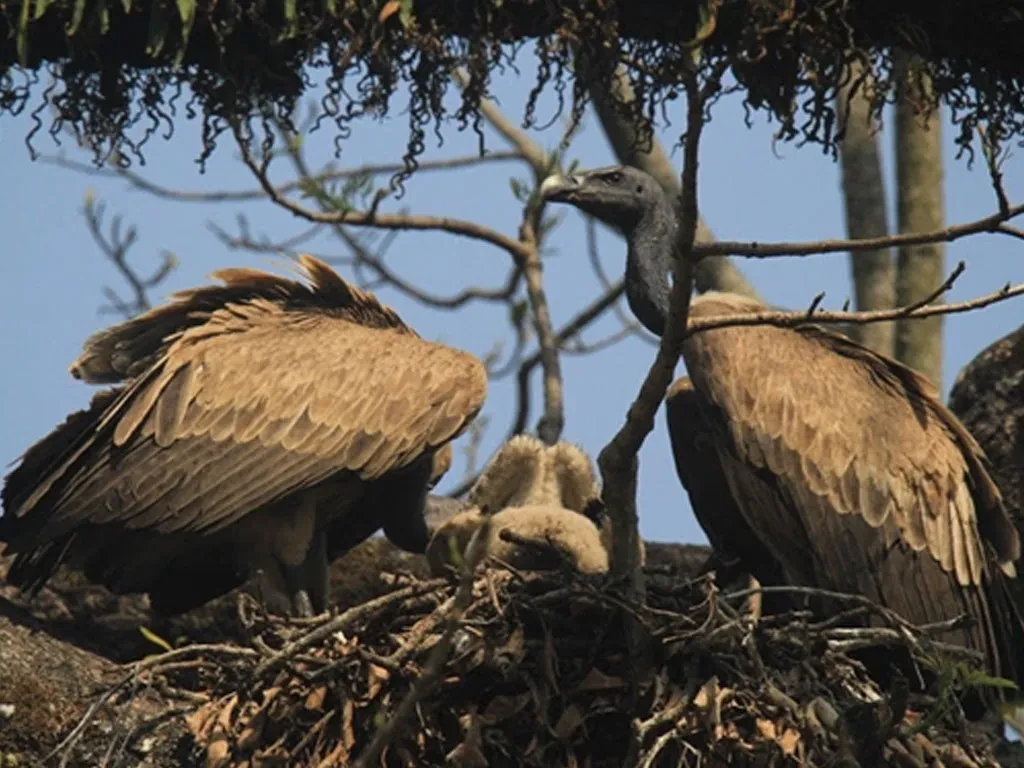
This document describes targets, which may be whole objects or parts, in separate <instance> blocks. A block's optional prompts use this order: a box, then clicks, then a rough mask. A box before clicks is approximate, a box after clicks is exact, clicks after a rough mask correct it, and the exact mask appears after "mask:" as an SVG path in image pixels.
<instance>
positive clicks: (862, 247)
mask: <svg viewBox="0 0 1024 768" xmlns="http://www.w3.org/2000/svg"><path fill="white" fill-rule="evenodd" d="M1022 213H1024V205H1015V206H1013V207H1012V208H1009V209H1008V210H1007V211H1005V212H997V213H993V214H992V215H991V216H985V217H984V218H981V219H977V220H975V221H971V222H968V223H965V224H955V225H952V226H949V227H945V228H943V229H939V230H935V231H934V232H907V233H904V234H899V235H887V236H885V237H864V238H858V239H856V240H818V241H816V242H805V243H795V242H794V243H738V242H728V241H725V240H719V241H718V242H715V243H698V244H697V245H695V246H694V247H693V255H694V258H697V259H705V258H708V257H709V256H722V255H725V254H730V253H731V254H734V255H736V256H748V257H750V258H756V259H764V258H771V257H778V256H817V255H819V254H826V253H843V252H846V251H850V252H860V251H877V250H878V249H879V248H895V247H899V246H908V245H925V244H927V243H940V242H942V243H952V242H953V241H954V240H959V239H960V238H963V237H969V236H970V235H979V234H982V233H985V232H990V233H997V234H1002V235H1009V236H1010V237H1013V238H1016V239H1018V240H1024V232H1022V231H1021V230H1019V229H1015V228H1013V227H1010V226H1008V225H1007V224H1006V222H1007V221H1009V220H1010V219H1013V218H1016V217H1017V216H1020V215H1021V214H1022Z"/></svg>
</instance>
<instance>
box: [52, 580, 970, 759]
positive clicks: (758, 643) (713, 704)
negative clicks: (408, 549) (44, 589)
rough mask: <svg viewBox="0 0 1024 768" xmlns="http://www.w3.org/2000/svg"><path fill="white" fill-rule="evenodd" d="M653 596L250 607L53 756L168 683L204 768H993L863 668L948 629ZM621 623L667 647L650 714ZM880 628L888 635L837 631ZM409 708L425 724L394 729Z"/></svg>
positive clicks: (549, 592) (683, 586) (487, 586)
mask: <svg viewBox="0 0 1024 768" xmlns="http://www.w3.org/2000/svg"><path fill="white" fill-rule="evenodd" d="M649 582H650V583H651V587H650V593H649V594H648V601H647V604H646V605H644V606H640V605H636V604H631V603H629V602H628V601H624V600H622V599H621V598H620V597H617V596H616V594H615V593H614V592H613V591H608V590H606V589H605V588H604V587H603V585H601V584H599V583H597V582H594V581H592V580H589V579H584V578H582V577H578V576H571V577H565V576H563V575H559V574H552V575H541V574H533V575H524V574H520V573H517V572H514V571H512V570H487V571H484V572H483V573H482V575H479V576H478V577H477V578H476V580H475V581H473V580H470V581H468V582H464V584H463V585H462V586H461V587H458V588H457V587H456V586H455V585H453V584H450V583H448V582H446V581H444V580H434V581H416V580H413V581H412V582H411V583H406V585H405V586H399V587H398V588H397V589H395V590H394V591H392V592H391V593H389V594H386V595H384V596H382V597H379V598H376V599H374V600H371V601H369V602H367V603H364V604H362V605H358V606H355V607H353V608H350V609H348V610H347V611H345V612H343V613H341V614H339V615H337V616H334V617H328V618H323V617H321V618H319V619H314V620H310V621H306V622H291V623H289V622H282V621H280V620H275V619H271V618H269V617H267V616H265V615H262V614H258V613H253V612H252V608H251V604H250V603H249V602H248V601H245V600H243V601H242V602H240V612H239V615H240V618H241V619H242V622H243V624H244V625H245V627H246V628H247V633H248V634H249V637H250V640H249V642H248V643H246V644H243V645H240V646H233V645H208V644H207V645H193V646H185V647H182V648H178V649H175V650H173V651H169V652H167V653H164V654H161V655H157V656H151V657H148V658H146V659H144V660H142V661H140V662H137V663H135V664H134V665H131V666H130V667H129V668H128V673H127V674H126V675H125V676H124V677H123V678H122V679H121V680H120V681H119V682H118V683H117V684H115V685H114V686H112V687H110V688H108V689H107V690H106V691H105V692H104V693H103V694H102V695H101V696H100V697H99V698H97V699H96V701H95V704H94V706H93V707H92V708H90V710H89V712H88V713H87V714H86V716H85V718H83V720H82V721H81V722H80V723H79V724H78V726H77V727H76V728H75V729H73V730H72V731H71V733H70V734H69V735H68V737H67V738H66V739H65V740H64V742H63V743H62V745H61V747H60V748H59V749H58V753H59V754H63V755H65V756H67V755H70V754H72V752H73V749H74V742H75V740H76V739H77V738H78V737H79V736H80V735H81V734H82V733H83V732H84V731H85V730H86V729H88V728H89V719H90V717H91V716H92V714H93V713H94V712H95V711H96V709H98V708H99V707H100V706H103V705H104V704H107V703H112V702H116V705H115V706H118V707H120V706H125V705H126V704H127V703H129V702H130V701H131V700H132V699H133V698H134V697H138V696H142V695H144V693H145V692H146V691H147V690H149V689H151V688H152V687H158V689H159V690H160V691H161V692H162V693H163V694H164V695H165V696H166V697H169V698H170V699H172V700H175V699H176V700H178V701H180V702H182V703H183V704H184V706H185V708H187V710H188V713H187V715H185V719H186V722H187V725H188V729H189V730H190V732H191V734H192V736H193V738H194V740H195V750H194V754H193V756H192V762H191V764H203V763H204V762H205V764H206V765H211V766H212V765H216V766H231V765H243V764H248V765H255V764H260V765H276V764H287V765H294V766H318V765H345V764H350V763H351V762H352V761H354V760H357V759H359V757H360V755H362V754H363V752H364V750H366V749H368V748H369V747H370V744H371V743H372V742H374V741H375V740H376V739H375V736H377V735H379V734H380V733H381V732H385V733H387V734H388V735H389V738H388V739H386V740H385V741H386V743H384V744H382V745H380V746H381V747H382V748H383V752H382V753H381V757H382V759H383V760H384V762H385V764H387V765H444V764H454V765H463V766H469V765H488V764H489V765H511V766H516V765H556V764H557V765H572V764H578V765H586V764H590V765H595V766H604V765H608V766H611V765H615V766H621V765H626V764H629V765H643V766H652V765H691V764H696V763H697V761H698V757H699V756H703V758H702V759H703V761H704V762H703V764H708V763H707V761H708V760H710V761H711V764H714V765H718V764H735V763H734V762H730V761H733V760H741V761H743V760H750V759H754V758H755V757H756V758H757V759H760V760H767V761H769V762H772V761H775V762H774V764H782V763H787V762H795V761H797V760H800V761H804V763H805V764H806V762H807V761H811V762H814V763H816V764H819V765H820V764H823V763H826V762H828V761H830V760H833V759H837V758H838V759H843V758H850V759H853V760H856V761H859V762H860V763H861V764H863V765H869V764H870V765H887V764H889V765H922V766H923V765H925V764H928V763H930V762H933V761H934V760H936V759H938V760H939V764H941V762H942V761H946V762H947V764H959V765H982V764H988V759H989V757H990V752H989V747H988V746H987V744H986V742H985V741H984V740H983V739H981V738H980V737H979V739H978V740H977V741H976V742H974V743H972V742H971V740H970V739H968V740H967V741H966V742H965V741H964V740H963V739H962V738H961V736H960V735H959V734H958V733H957V731H956V728H958V727H959V726H958V725H957V723H956V720H955V718H953V719H950V718H949V716H942V715H941V713H940V714H939V715H936V714H935V713H934V712H932V711H930V710H932V709H934V702H933V701H932V700H930V699H927V698H923V697H915V696H912V695H908V693H907V689H906V687H905V686H901V685H899V684H897V685H895V686H894V687H893V689H892V690H891V691H888V692H885V691H882V690H880V689H879V688H878V686H877V685H876V684H875V683H874V682H872V680H871V679H870V678H869V677H868V676H867V673H866V672H865V670H864V668H863V667H862V666H861V664H860V663H858V662H857V661H855V660H854V659H852V658H851V657H850V656H849V655H848V653H849V651H850V650H851V649H852V648H856V647H864V646H870V645H876V644H886V645H890V646H894V647H897V648H908V649H917V650H919V649H920V648H921V647H928V648H931V649H932V650H933V651H934V649H935V648H939V647H941V646H939V645H938V644H933V643H931V641H930V640H929V639H928V635H929V633H931V632H936V631H942V630H944V629H948V627H932V628H914V627H910V626H908V625H906V623H905V622H903V621H902V620H900V619H899V617H896V616H892V615H890V614H889V613H888V612H885V611H882V610H878V609H872V607H871V606H870V605H866V604H865V601H864V600H863V598H849V599H847V598H843V596H839V597H840V598H842V599H844V600H847V601H848V603H849V604H850V605H852V606H853V608H852V609H851V610H847V611H844V612H842V613H841V615H840V616H839V617H838V618H835V619H828V620H824V621H817V622H816V621H815V620H814V619H813V617H812V615H811V614H810V613H808V612H806V611H793V612H790V613H786V614H779V615H775V616H764V617H760V618H758V617H757V616H756V614H752V613H748V612H746V611H745V610H742V609H741V607H740V605H741V602H742V601H743V599H744V598H746V597H749V594H748V592H747V591H744V592H737V593H732V594H723V593H720V592H719V590H718V588H717V587H716V585H715V582H714V580H713V578H712V577H710V576H709V577H706V578H700V579H696V580H692V581H688V582H682V583H681V582H680V581H679V579H678V578H675V579H670V580H666V579H659V578H658V574H656V573H652V574H651V577H650V579H649ZM460 592H464V593H465V599H463V601H462V603H461V609H460V610H456V609H457V607H458V606H457V603H458V602H459V599H458V593H460ZM241 608H246V610H244V611H243V610H241ZM622 609H625V610H627V611H628V612H630V613H631V614H633V615H634V617H635V618H636V620H637V621H639V622H640V623H641V624H642V625H643V626H644V627H645V629H646V631H647V632H649V633H650V635H651V638H652V641H653V643H654V644H655V645H656V647H657V651H658V653H657V656H658V659H659V664H658V666H657V669H656V670H655V674H654V676H653V678H652V682H651V684H650V686H649V687H648V688H647V689H646V690H645V691H643V692H642V695H641V696H640V697H639V698H636V699H633V698H631V695H630V693H629V691H628V689H629V686H628V684H627V682H626V681H627V679H628V675H629V672H628V654H627V653H626V644H625V636H624V633H623V622H622V613H621V610H622ZM865 612H867V613H874V614H877V616H878V617H879V618H880V623H879V624H878V625H877V626H873V627H862V628H849V627H843V626H840V624H841V622H840V621H839V618H845V619H846V620H850V619H851V618H855V617H856V616H857V615H859V614H863V613H865ZM456 619H457V620H456ZM310 622H312V623H310ZM451 622H454V624H452V626H447V627H446V625H447V624H449V623H451ZM581 626H586V627H588V628H589V631H588V632H586V633H581V632H580V631H579V628H580V627H581ZM446 637H448V638H449V642H450V643H451V653H446V654H442V655H441V657H440V662H439V666H438V667H437V670H436V674H435V675H434V676H433V678H432V682H431V684H430V685H429V686H428V685H426V682H427V681H426V680H425V679H424V669H425V667H426V666H428V665H429V661H428V659H430V657H431V656H434V655H437V654H435V653H434V651H435V650H436V649H437V648H438V647H439V644H440V643H442V642H443V641H444V640H445V638H446ZM960 653H961V654H963V653H965V652H964V651H962V650H961V651H960ZM411 696H415V697H416V698H418V701H419V703H418V704H417V706H416V715H415V717H413V718H412V719H410V720H408V721H407V722H406V723H405V724H404V725H401V724H399V725H398V726H396V727H392V726H391V723H392V720H391V718H393V716H394V713H395V711H396V709H397V708H399V707H400V706H401V703H402V702H404V701H406V700H407V699H409V697H411ZM961 725H962V724H961ZM157 728H158V729H159V726H157ZM951 729H953V730H951ZM115 737H116V735H115ZM953 741H955V742H957V743H956V744H953V743H952V742H953ZM120 743H121V746H120V748H121V749H125V748H128V747H129V746H130V745H129V744H128V743H127V742H125V741H122V742H120ZM200 755H201V756H200ZM766 764H767V763H766Z"/></svg>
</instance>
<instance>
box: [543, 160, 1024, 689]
mask: <svg viewBox="0 0 1024 768" xmlns="http://www.w3.org/2000/svg"><path fill="white" fill-rule="evenodd" d="M541 189H542V194H543V195H544V196H545V197H546V198H547V199H548V200H551V201H555V202H565V203H570V204H572V205H575V206H576V207H578V208H580V209H582V210H583V211H585V212H587V213H589V214H591V215H594V216H597V217H598V218H600V219H602V220H603V221H605V222H607V223H609V224H612V225H614V226H617V227H618V228H619V229H620V230H621V231H622V232H623V234H624V236H625V237H626V239H627V243H628V250H627V265H626V296H627V299H628V301H629V305H630V308H631V310H632V311H633V313H634V314H635V315H636V317H637V318H638V319H639V320H640V322H642V323H643V324H644V325H645V326H646V327H647V328H648V329H649V330H651V331H652V332H654V333H656V334H659V335H660V334H661V333H662V332H663V331H664V328H665V323H666V320H667V317H668V311H669V275H670V274H671V270H672V259H673V247H674V242H675V235H676V217H675V212H674V209H673V205H672V203H671V201H670V200H669V199H668V197H667V196H666V195H665V193H664V192H663V190H662V189H661V187H660V186H659V185H658V183H657V182H656V181H655V180H654V179H653V178H651V177H650V176H649V175H648V174H646V173H644V172H642V171H639V170H637V169H635V168H630V167H624V166H616V167H611V168H601V169H598V170H594V171H589V172H585V173H579V174H575V175H573V176H572V177H570V178H565V177H561V176H555V177H550V178H548V179H546V180H545V181H544V183H543V185H542V188H541ZM763 310H764V306H763V305H761V304H759V303H758V302H755V301H752V300H750V299H747V298H744V297H742V296H738V295H734V294H716V293H709V294H705V295H704V296H701V297H697V298H695V299H694V300H693V303H692V305H691V309H690V316H691V317H694V318H701V317H709V316H713V315H721V314H736V313H740V314H743V313H750V312H758V311H763ZM683 357H684V359H685V361H686V366H687V369H688V371H689V374H690V378H691V380H692V384H693V388H694V390H695V393H696V394H695V397H694V399H693V400H692V401H691V403H694V402H695V403H696V411H697V412H698V413H699V416H698V417H697V418H698V419H699V422H698V423H699V424H701V425H703V426H698V428H697V429H698V431H699V430H700V429H704V428H706V427H710V429H707V431H706V432H705V434H706V435H708V436H709V437H710V439H711V442H712V444H713V448H714V450H713V452H711V451H708V450H706V449H704V450H701V449H697V450H698V451H699V452H700V453H701V457H702V458H701V459H700V461H710V462H712V463H715V462H717V463H719V464H720V474H721V475H722V476H724V477H725V479H726V482H727V485H728V489H729V494H728V497H727V498H726V499H725V500H724V503H722V502H719V503H718V504H715V505H712V506H710V507H706V508H704V509H702V510H701V512H700V513H698V514H699V516H700V518H701V519H702V523H703V522H705V521H710V520H712V519H714V522H712V523H709V524H706V525H705V529H706V530H707V532H708V535H709V538H711V539H712V541H714V540H716V539H717V540H718V541H719V542H722V541H723V539H727V540H728V541H729V542H730V543H732V542H734V541H735V542H737V545H738V546H743V547H746V546H755V545H753V544H751V540H752V539H757V540H758V541H760V542H761V544H762V545H763V549H764V550H766V551H767V552H768V553H770V555H771V557H772V558H773V559H774V561H775V562H774V563H773V565H772V567H777V568H779V569H780V572H781V575H782V578H783V579H784V580H785V581H786V582H788V583H790V584H797V585H807V586H815V587H820V588H825V589H832V590H837V591H845V592H857V593H861V594H864V595H866V596H867V597H869V598H871V599H872V600H874V601H876V602H878V603H880V604H882V605H885V606H888V607H889V608H892V609H894V610H896V611H897V612H899V613H901V614H902V615H903V616H905V617H906V618H907V619H909V620H910V621H912V622H915V623H918V624H924V623H930V622H937V621H943V620H946V619H951V618H953V617H955V616H957V615H959V614H961V613H968V614H970V615H971V616H973V617H974V618H975V619H976V621H977V623H976V625H975V626H973V627H970V628H965V629H960V630H954V631H951V632H949V633H947V634H946V635H945V636H943V637H942V638H941V639H943V640H946V641H947V642H959V643H961V644H963V645H966V646H968V647H970V648H974V649H977V650H980V651H982V652H984V653H985V654H986V656H987V658H988V660H989V662H990V666H991V668H992V669H993V671H995V672H996V673H997V674H1003V675H1004V676H1007V677H1013V678H1014V679H1018V680H1019V679H1020V673H1021V672H1022V671H1024V670H1022V669H1021V668H1020V664H1021V658H1020V655H1021V649H1022V648H1024V627H1022V625H1021V622H1020V621H1019V618H1018V617H1016V616H1014V615H1012V606H1011V605H1009V601H1008V599H1007V584H1006V581H1007V579H1008V578H1012V577H1013V576H1014V574H1015V569H1014V565H1013V563H1014V561H1015V560H1016V559H1017V558H1018V557H1019V556H1020V539H1019V537H1018V534H1017V531H1016V530H1015V529H1014V527H1013V525H1012V523H1011V522H1010V519H1009V517H1008V516H1007V513H1006V510H1005V509H1004V507H1003V503H1002V500H1001V497H1000V493H999V490H998V488H997V487H996V485H995V483H994V482H993V481H992V478H991V477H990V476H989V475H988V473H987V472H986V470H985V467H984V461H983V454H982V451H981V448H980V447H979V446H978V444H977V443H976V442H975V440H974V439H973V438H972V437H971V436H970V434H968V432H967V431H966V430H965V429H964V427H963V426H962V425H961V424H960V422H959V421H957V419H956V417H955V416H953V414H952V413H950V412H949V411H948V410H947V409H946V408H945V407H944V406H943V405H942V403H941V402H940V401H939V399H938V396H937V393H936V392H935V390H934V388H933V387H931V385H930V384H929V383H928V382H927V381H926V380H925V379H923V378H922V377H921V376H919V375H918V374H916V373H914V372H913V371H912V370H910V369H909V368H907V367H906V366H903V365H901V364H900V363H897V362H896V361H894V360H891V359H889V358H886V357H883V356H881V355H877V354H875V353H873V352H871V351H870V350H868V349H866V348H864V347H862V346H860V345H858V344H856V343H854V342H852V341H850V340H849V339H847V338H845V337H843V336H840V335H839V334H836V333H832V332H829V331H825V330H822V329H821V328H819V327H815V326H812V325H805V326H801V327H799V328H777V327H773V326H764V325H760V326H735V327H730V328H722V329H715V330H710V331H705V332H701V333H697V334H694V335H692V336H690V337H688V338H687V339H686V341H685V342H684V344H683ZM713 474H715V475H717V474H718V472H716V473H713ZM707 477H708V478H711V479H712V480H713V478H712V476H711V475H708V476H707ZM719 479H720V478H719ZM718 492H721V490H719V491H718ZM697 495H699V494H697ZM697 503H701V504H703V502H698V500H697V499H696V498H694V504H695V506H696V504H697ZM737 511H738V512H739V514H738V515H737V514H736V513H737ZM719 515H721V516H722V517H723V518H725V519H724V520H723V519H722V518H719V517H718V516H719ZM740 518H742V522H745V525H739V522H740ZM723 523H724V525H723ZM729 526H736V527H735V528H733V532H732V533H731V534H730V533H729ZM721 546H725V547H728V546H729V545H728V544H721ZM755 548H756V546H755ZM745 556H750V555H745ZM757 567H758V564H757V563H749V564H748V570H750V571H751V572H753V571H755V570H756V569H757Z"/></svg>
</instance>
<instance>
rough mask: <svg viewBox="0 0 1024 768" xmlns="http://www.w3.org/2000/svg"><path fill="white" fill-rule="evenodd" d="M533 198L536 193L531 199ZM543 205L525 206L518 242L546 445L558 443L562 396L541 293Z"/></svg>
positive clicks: (540, 428)
mask: <svg viewBox="0 0 1024 768" xmlns="http://www.w3.org/2000/svg"><path fill="white" fill-rule="evenodd" d="M533 197H534V198H536V194H534V196H533ZM543 213H544V205H543V203H540V202H539V201H538V202H536V203H533V204H528V205H527V210H526V211H525V212H524V216H523V226H522V229H521V230H520V236H519V239H520V241H521V242H523V243H526V244H528V245H529V246H530V249H529V254H528V255H527V256H526V259H525V260H524V261H523V264H522V268H523V273H524V274H525V275H526V294H527V297H528V298H529V300H530V309H531V310H532V311H531V313H530V315H531V316H532V317H533V326H534V331H536V333H537V345H538V346H539V347H540V351H539V354H540V361H541V368H542V369H543V371H544V415H543V416H541V419H540V421H539V422H538V423H537V436H538V437H539V438H540V439H541V440H543V441H544V442H545V443H547V444H548V445H554V444H555V443H557V442H558V439H559V437H560V436H561V434H562V429H563V427H564V426H565V395H564V391H563V386H562V366H561V363H560V362H559V359H558V347H559V345H558V342H557V340H556V339H555V334H554V331H553V330H552V327H551V311H550V310H549V309H548V300H547V295H546V294H545V292H544V279H543V277H542V272H541V263H540V248H539V246H540V237H541V236H542V235H541V233H540V232H539V231H538V229H539V226H540V218H541V216H543Z"/></svg>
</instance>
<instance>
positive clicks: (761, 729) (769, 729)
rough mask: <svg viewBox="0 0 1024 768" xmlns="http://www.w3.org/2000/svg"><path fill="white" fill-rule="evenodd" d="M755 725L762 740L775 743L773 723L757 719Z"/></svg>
mask: <svg viewBox="0 0 1024 768" xmlns="http://www.w3.org/2000/svg"><path fill="white" fill-rule="evenodd" d="M756 724H757V732H758V733H759V734H760V735H761V737H762V738H765V739H771V740H772V741H775V723H773V722H772V721H771V720H764V719H762V718H760V717H759V718H757V721H756Z"/></svg>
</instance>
